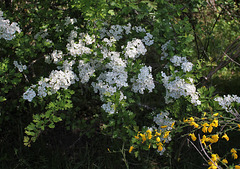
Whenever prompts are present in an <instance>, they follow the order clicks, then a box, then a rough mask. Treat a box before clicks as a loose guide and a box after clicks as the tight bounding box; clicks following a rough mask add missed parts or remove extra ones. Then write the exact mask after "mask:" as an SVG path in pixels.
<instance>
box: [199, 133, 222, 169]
mask: <svg viewBox="0 0 240 169" xmlns="http://www.w3.org/2000/svg"><path fill="white" fill-rule="evenodd" d="M198 139H199V143H200V146H201V148H202V151H203V152H204V154H205V155H206V156H207V158H208V159H209V160H210V161H211V162H212V163H213V164H214V165H215V166H216V167H217V168H218V169H221V168H219V167H218V166H217V164H216V163H214V162H213V161H212V159H211V158H210V157H209V156H208V154H207V152H206V151H205V149H204V148H203V145H202V143H201V139H200V134H198Z"/></svg>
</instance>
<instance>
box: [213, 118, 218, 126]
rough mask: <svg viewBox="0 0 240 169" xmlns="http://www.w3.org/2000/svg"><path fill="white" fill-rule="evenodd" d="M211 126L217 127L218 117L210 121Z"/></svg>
mask: <svg viewBox="0 0 240 169" xmlns="http://www.w3.org/2000/svg"><path fill="white" fill-rule="evenodd" d="M212 126H213V127H218V119H214V120H213V121H212Z"/></svg>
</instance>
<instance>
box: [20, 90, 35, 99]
mask: <svg viewBox="0 0 240 169" xmlns="http://www.w3.org/2000/svg"><path fill="white" fill-rule="evenodd" d="M35 96H36V92H35V91H34V90H33V89H32V88H29V89H28V90H27V91H26V92H25V93H23V99H24V100H28V101H29V102H32V99H33V98H34V97H35Z"/></svg>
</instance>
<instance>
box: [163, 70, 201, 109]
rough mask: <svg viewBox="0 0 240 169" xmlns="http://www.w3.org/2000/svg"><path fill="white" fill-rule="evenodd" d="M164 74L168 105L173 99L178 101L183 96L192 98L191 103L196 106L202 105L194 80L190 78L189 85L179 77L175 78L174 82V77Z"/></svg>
mask: <svg viewBox="0 0 240 169" xmlns="http://www.w3.org/2000/svg"><path fill="white" fill-rule="evenodd" d="M161 73H162V77H163V79H162V82H163V85H164V87H165V88H166V96H165V101H166V103H167V104H168V103H170V102H172V101H173V100H172V99H170V98H173V99H178V98H180V97H181V96H184V97H187V96H190V98H191V103H192V104H194V105H195V106H196V105H200V104H201V101H200V100H198V99H199V94H198V93H197V92H196V87H195V85H194V84H193V79H192V78H188V80H189V82H190V83H187V82H186V81H185V80H184V79H181V78H180V77H179V76H177V77H175V79H174V80H170V79H172V76H167V75H166V74H165V73H164V72H161Z"/></svg>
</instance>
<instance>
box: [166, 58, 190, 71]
mask: <svg viewBox="0 0 240 169" xmlns="http://www.w3.org/2000/svg"><path fill="white" fill-rule="evenodd" d="M170 61H171V62H172V63H173V64H174V66H181V69H182V70H183V72H190V71H191V70H192V66H193V64H192V63H191V62H188V60H187V58H186V57H180V56H177V55H174V56H173V57H172V58H171V59H170Z"/></svg>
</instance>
